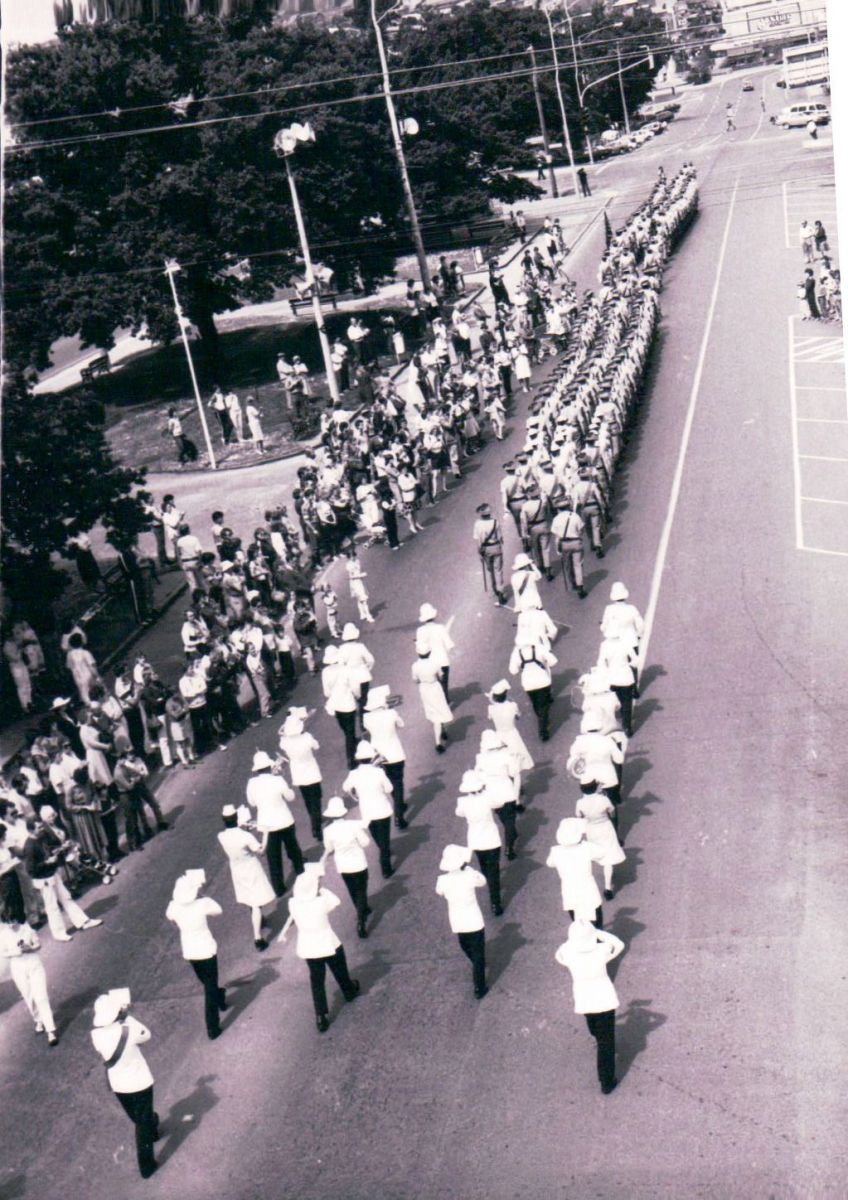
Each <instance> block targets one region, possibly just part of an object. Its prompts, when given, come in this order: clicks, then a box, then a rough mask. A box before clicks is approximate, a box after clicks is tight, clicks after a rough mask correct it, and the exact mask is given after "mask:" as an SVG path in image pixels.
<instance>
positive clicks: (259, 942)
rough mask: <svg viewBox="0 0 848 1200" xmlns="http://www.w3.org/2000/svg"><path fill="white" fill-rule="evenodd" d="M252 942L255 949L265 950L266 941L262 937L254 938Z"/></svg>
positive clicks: (266, 947)
mask: <svg viewBox="0 0 848 1200" xmlns="http://www.w3.org/2000/svg"><path fill="white" fill-rule="evenodd" d="M253 944H254V946H255V947H256V949H257V950H267V949H268V943H267V942H266V941H265V939H264V938H255V939H254V942H253Z"/></svg>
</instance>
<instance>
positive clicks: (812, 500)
mask: <svg viewBox="0 0 848 1200" xmlns="http://www.w3.org/2000/svg"><path fill="white" fill-rule="evenodd" d="M801 499H802V500H803V501H804V503H805V504H844V505H845V506H846V508H848V500H831V499H830V497H828V496H802V497H801ZM798 549H799V550H809V546H799V547H798Z"/></svg>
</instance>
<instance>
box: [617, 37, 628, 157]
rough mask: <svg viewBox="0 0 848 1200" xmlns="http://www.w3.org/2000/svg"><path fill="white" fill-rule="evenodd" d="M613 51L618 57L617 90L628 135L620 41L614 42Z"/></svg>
mask: <svg viewBox="0 0 848 1200" xmlns="http://www.w3.org/2000/svg"><path fill="white" fill-rule="evenodd" d="M615 53H616V57H617V58H618V90H619V92H620V93H621V108H622V111H623V113H624V131H625V133H626V134H627V135H628V137H629V136H630V114H629V113H628V111H627V98H626V97H625V95H624V75H623V74H622V71H621V43H620V42H616V44H615Z"/></svg>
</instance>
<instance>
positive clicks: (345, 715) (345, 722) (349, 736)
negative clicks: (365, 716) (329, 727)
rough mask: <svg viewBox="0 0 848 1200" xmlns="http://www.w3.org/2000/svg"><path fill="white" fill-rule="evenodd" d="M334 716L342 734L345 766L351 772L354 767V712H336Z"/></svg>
mask: <svg viewBox="0 0 848 1200" xmlns="http://www.w3.org/2000/svg"><path fill="white" fill-rule="evenodd" d="M335 716H336V720H337V721H338V723H339V728H340V729H341V731H342V733H343V734H344V740H345V754H346V756H347V765H348V769H349V770H351V771H352V770H353V768H354V767H355V766H356V712H337V713H336V714H335Z"/></svg>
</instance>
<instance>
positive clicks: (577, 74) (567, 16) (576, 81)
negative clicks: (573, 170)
mask: <svg viewBox="0 0 848 1200" xmlns="http://www.w3.org/2000/svg"><path fill="white" fill-rule="evenodd" d="M562 8H563V12H564V13H565V19H566V21H567V22H568V38H569V41H570V42H571V57H572V59H573V61H574V86H575V88H576V90H577V103H578V104H579V106H580V114H581V117H582V118H583V127H584V130H585V133H586V151H587V153H588V155H589V162H590V164H591V165H592V166H594V165H595V158H594V155H593V154H592V139H591V138H590V137H589V127H588V124H587V122H586V118H585V116H583V114H584V112H585V109H584V108H583V92H582V90H581V88H580V68H579V67H578V65H577V46H576V44H575V41H574V26H573V24H572V21H571V9H570V8H569V7H568V0H562Z"/></svg>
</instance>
